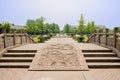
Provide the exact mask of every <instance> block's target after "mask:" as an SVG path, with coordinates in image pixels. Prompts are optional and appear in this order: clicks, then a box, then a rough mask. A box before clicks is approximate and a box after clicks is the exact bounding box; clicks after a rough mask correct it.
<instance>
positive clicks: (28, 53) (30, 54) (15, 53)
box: [4, 53, 35, 55]
mask: <svg viewBox="0 0 120 80" xmlns="http://www.w3.org/2000/svg"><path fill="white" fill-rule="evenodd" d="M4 55H35V53H6V54H4Z"/></svg>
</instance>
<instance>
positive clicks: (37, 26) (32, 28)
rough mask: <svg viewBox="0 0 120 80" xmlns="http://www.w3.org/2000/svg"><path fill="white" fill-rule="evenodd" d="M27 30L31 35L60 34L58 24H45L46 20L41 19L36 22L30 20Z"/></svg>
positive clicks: (27, 23)
mask: <svg viewBox="0 0 120 80" xmlns="http://www.w3.org/2000/svg"><path fill="white" fill-rule="evenodd" d="M26 29H27V32H28V33H29V34H49V33H59V32H60V29H59V25H58V24H56V23H45V18H43V17H40V18H38V19H36V20H32V19H28V20H27V22H26Z"/></svg>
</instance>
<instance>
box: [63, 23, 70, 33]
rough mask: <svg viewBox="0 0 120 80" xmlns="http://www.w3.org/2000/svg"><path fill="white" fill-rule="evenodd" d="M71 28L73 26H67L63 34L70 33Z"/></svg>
mask: <svg viewBox="0 0 120 80" xmlns="http://www.w3.org/2000/svg"><path fill="white" fill-rule="evenodd" d="M70 28H71V25H69V24H65V26H64V28H63V33H70Z"/></svg>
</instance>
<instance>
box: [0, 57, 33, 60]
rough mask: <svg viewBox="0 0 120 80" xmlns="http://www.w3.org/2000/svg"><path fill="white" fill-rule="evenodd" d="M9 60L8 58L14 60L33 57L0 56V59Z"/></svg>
mask: <svg viewBox="0 0 120 80" xmlns="http://www.w3.org/2000/svg"><path fill="white" fill-rule="evenodd" d="M7 59H8V60H9V59H15V60H19V59H23V60H24V59H33V57H2V58H0V60H7Z"/></svg>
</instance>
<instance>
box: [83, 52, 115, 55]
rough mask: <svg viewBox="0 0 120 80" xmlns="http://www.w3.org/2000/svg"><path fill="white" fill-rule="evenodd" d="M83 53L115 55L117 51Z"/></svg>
mask: <svg viewBox="0 0 120 80" xmlns="http://www.w3.org/2000/svg"><path fill="white" fill-rule="evenodd" d="M83 54H114V55H116V54H115V53H112V52H105V53H103V52H87V53H83Z"/></svg>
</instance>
